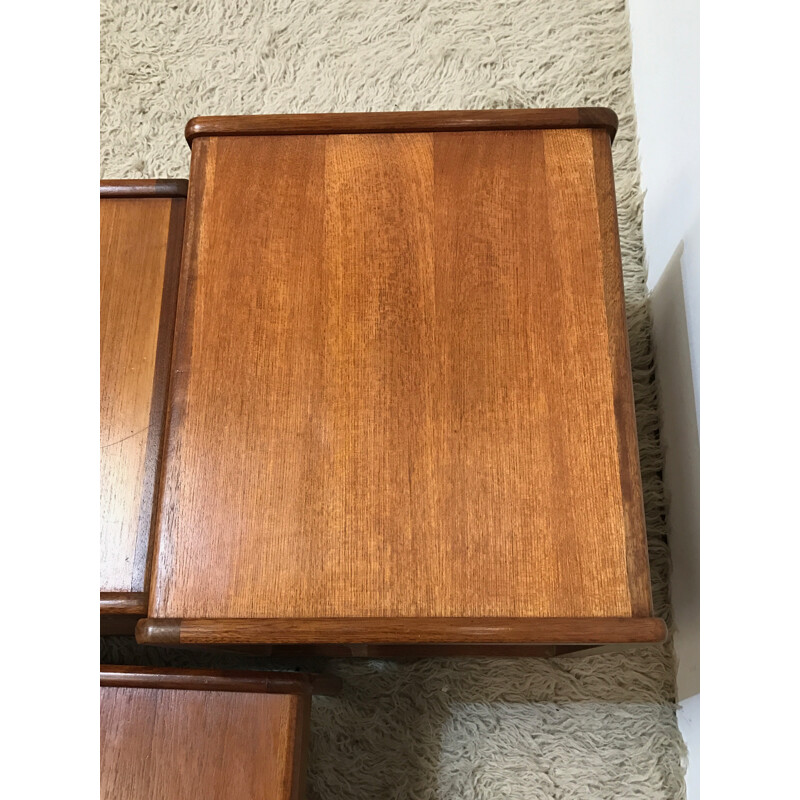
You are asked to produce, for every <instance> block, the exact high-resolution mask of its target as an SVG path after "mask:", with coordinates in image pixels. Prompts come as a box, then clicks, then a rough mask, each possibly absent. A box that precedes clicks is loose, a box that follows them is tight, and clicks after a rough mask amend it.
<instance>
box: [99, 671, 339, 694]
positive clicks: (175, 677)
mask: <svg viewBox="0 0 800 800" xmlns="http://www.w3.org/2000/svg"><path fill="white" fill-rule="evenodd" d="M100 685H101V686H119V687H128V688H139V689H183V690H185V691H214V692H256V693H260V694H308V695H310V694H320V695H333V694H338V692H339V691H340V689H341V688H342V681H341V679H340V678H337V677H336V676H335V675H318V674H314V673H310V672H260V671H256V670H214V669H183V668H180V669H179V668H172V667H126V666H110V665H105V664H102V665H101V666H100Z"/></svg>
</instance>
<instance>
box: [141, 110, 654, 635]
mask: <svg viewBox="0 0 800 800" xmlns="http://www.w3.org/2000/svg"><path fill="white" fill-rule="evenodd" d="M528 113H529V114H530V113H532V112H528ZM362 116H364V115H362ZM244 119H245V120H247V119H248V118H244ZM251 119H254V120H258V119H260V118H251ZM532 119H533V118H531V117H528V118H526V121H525V122H524V124H523V123H520V129H517V130H492V131H486V130H447V131H444V132H442V131H435V132H412V133H377V134H373V133H348V132H344V133H342V132H340V133H326V134H324V135H322V134H315V133H312V132H309V131H305V132H303V134H302V135H275V132H274V131H273V132H272V133H270V135H257V134H256V133H254V132H253V130H257V125H256V123H255V122H254V123H252V124H250V127H251V130H250V131H249V132H248V133H247V135H235V130H234V131H231V130H227V131H226V130H222V129H223V128H224V124H223V125H221V127H220V126H218V127H220V130H222V133H221V134H220V135H214V133H213V126H208V125H207V126H206V128H205V129H204V130H200V132H199V133H198V134H197V136H196V137H195V138H194V139H193V141H192V172H191V180H190V189H189V196H188V206H187V226H186V230H187V243H186V248H185V253H184V263H183V270H182V277H181V289H180V297H179V309H178V322H177V332H176V348H175V358H176V363H175V364H174V379H173V383H172V390H171V398H170V412H169V413H170V419H169V425H168V431H167V442H166V447H165V467H164V470H163V474H162V487H161V488H162V492H161V500H160V504H159V518H158V524H157V552H156V558H155V561H154V565H155V566H154V575H153V584H152V587H151V596H150V617H151V620H152V621H153V622H154V623H157V622H158V618H162V619H164V624H165V625H166V626H167V628H169V629H170V631H171V632H172V633H170V635H174V636H175V637H177V636H179V635H180V636H181V637H183V636H184V635H188V633H187V631H188V630H189V628H190V627H191V626H193V625H195V623H197V624H199V625H200V626H203V625H206V623H208V624H210V625H211V626H212V627H213V626H214V625H215V624H216V626H217V630H218V631H223V633H222V634H220V635H222V636H223V637H224V636H225V635H226V634H225V633H224V631H226V630H227V629H228V628H229V627H230V625H231V624H232V625H233V626H234V627H235V625H236V624H237V620H240V621H241V620H244V621H247V620H266V627H265V631H266V630H267V629H269V628H270V625H272V628H273V629H277V628H280V626H281V620H289V621H292V622H297V621H298V620H300V622H298V626H299V627H295V628H293V627H292V626H291V625H290V626H289V629H290V630H299V629H301V628H302V620H312V621H313V620H314V619H315V618H327V619H332V620H337V621H338V622H339V623H341V625H342V626H343V627H344V628H345V630H339V631H338V633H337V634H336V635H338V636H339V637H340V638H337V639H335V640H332V641H341V642H352V641H356V642H358V641H380V639H375V638H367V639H365V638H347V636H346V633H347V631H346V627H347V624H348V623H347V620H348V619H350V620H352V621H353V629H354V630H356V631H358V630H359V628H358V624H359V618H375V619H376V620H379V619H386V620H395V619H400V620H403V619H412V620H413V619H414V618H430V619H431V620H437V619H443V620H445V622H444V628H442V630H440V631H439V633H438V635H436V636H435V638H432V639H430V641H451V642H459V641H463V640H462V639H460V638H453V637H457V636H458V635H459V629H458V625H456V628H452V629H450V633H449V634H448V633H447V632H446V629H447V628H448V623H447V618H459V619H461V618H476V619H484V618H511V619H516V620H523V621H524V620H526V619H533V620H535V619H539V618H554V619H556V620H570V619H577V622H578V623H579V624H582V623H583V622H584V621H585V620H586V619H587V618H589V619H590V620H591V619H598V621H599V620H601V619H604V618H629V617H649V615H650V614H651V612H652V608H651V597H650V586H649V574H648V562H647V549H646V542H645V531H644V515H643V508H642V490H641V480H640V475H639V470H638V457H637V448H636V429H635V420H634V413H633V396H632V388H631V378H630V365H629V360H628V343H627V334H626V328H625V314H624V297H623V286H622V274H621V264H620V254H619V243H618V233H617V222H616V207H615V201H614V184H613V173H612V166H611V153H610V138H609V132H608V130H607V129H605V128H603V127H587V128H580V127H574V126H572V127H570V128H568V129H566V128H565V129H551V126H550V125H549V124H548V125H543V127H544V128H547V129H536V126H535V124H534V121H532ZM225 124H227V122H226V123H225ZM241 124H242V125H244V126H245V127H247V124H248V123H246V122H244V123H241ZM271 124H272V123H271ZM291 126H292V118H289V117H287V118H286V126H285V129H286V130H291V129H292V128H291ZM190 127H191V123H190ZM420 127H424V125H420ZM323 128H324V126H323ZM525 128H527V129H525ZM170 620H187V622H186V625H185V628H184V629H182V630H181V632H180V634H179V633H178V628H177V627H175V626H172V623H171V622H170ZM215 621H216V622H215ZM309 624H312V623H309ZM307 627H308V626H307ZM333 627H334V628H335V627H336V622H334V623H333ZM377 627H378V628H380V624H379V623H377ZM434 627H435V624H434ZM656 627H658V632H656V633H653V634H652V636H651V639H650V640H652V638H661V637H662V636H663V625H661V624H660V623H659V624H657V625H654V626H652V629H653V631H655V628H656ZM522 628H524V624H520V625H518V626H517V627H516V628H515V629H514V630H515V631H516V632H517V633H518V632H519V631H520V630H521V629H522ZM139 630H140V632H142V631H144V630H145V629H142V627H141V625H140V629H139ZM147 630H151V629H147ZM153 630H154V629H153ZM389 630H394V631H395V632H394V633H393V634H389V633H387V636H389V637H390V638H387V639H384V641H385V642H391V641H399V640H405V641H424V639H420V638H419V637H413V638H411V639H409V638H408V636H407V633H403V625H402V624H399V626H398V625H395V626H394V627H392V626H391V625H390V626H388V628H387V631H389ZM559 630H561V629H560V628H559ZM581 630H583V631H584V632H585V628H581ZM598 630H599V629H598ZM615 630H616V629H615ZM443 631H444V632H443ZM268 635H269V634H268V633H264V634H263V636H264V637H267V636H268ZM374 635H375V636H378V635H379V634H378V633H375V634H374ZM618 635H619V634H618ZM368 636H369V635H368ZM448 636H449V638H448ZM537 636H539V634H538V633H536V630H535V627H534V628H533V629H531V630H530V631H529V632H528V633H527V635H525V636H522V637H521V638H518V639H509V640H507V641H521V642H526V641H550V640H549V639H546V638H545V639H540V638H537ZM560 636H561V637H563V638H558V639H556V640H555V641H557V642H569V641H571V640H570V637H569V635H568V632H567V633H564V632H563V631H562V632H561V634H560ZM143 639H144V640H147V636H146V635H143ZM223 640H224V638H223ZM234 640H236V637H235V636H234V637H233V638H232V639H231V641H234ZM262 640H263V641H267V642H268V641H270V639H269V638H263V639H262ZM614 640H615V641H619V640H620V639H619V638H617V639H614ZM622 640H625V639H624V637H623V639H622ZM640 640H641V639H634V641H640ZM217 641H220V639H219V638H218V639H217ZM276 641H287V639H286V638H283V639H278V640H276ZM291 641H295V642H305V641H319V636H318V635H317V634H315V633H313V632H310V631H308V630H307V631H306V632H305V634H302V635H300V634H298V635H297V636H296V637H295V638H294V639H292V640H291ZM468 641H480V636H478V638H477V639H474V638H471V639H469V640H468ZM492 641H500V639H493V640H492ZM572 641H575V639H572ZM577 641H596V639H595V638H591V637H590V638H582V639H578V640H577Z"/></svg>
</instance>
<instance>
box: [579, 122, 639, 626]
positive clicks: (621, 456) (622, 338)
mask: <svg viewBox="0 0 800 800" xmlns="http://www.w3.org/2000/svg"><path fill="white" fill-rule="evenodd" d="M592 150H593V161H594V180H595V192H596V196H597V214H598V225H599V228H600V238H601V247H602V258H603V294H604V299H605V306H606V329H607V330H608V358H609V363H610V365H611V382H612V386H613V391H614V418H615V422H616V428H617V436H616V439H617V458H618V462H619V480H620V496H621V497H622V506H623V524H624V526H625V563H626V569H627V574H628V593H629V596H630V602H631V614H632V615H634V616H640V617H644V616H649V615H650V614H652V613H653V596H652V590H651V585H650V563H649V556H648V552H647V525H646V521H645V511H644V491H643V488H642V478H641V472H640V468H639V444H638V440H637V434H636V407H635V405H634V398H633V378H632V375H631V358H630V347H629V343H628V325H627V319H626V313H625V286H624V281H623V276H622V253H621V251H620V245H619V223H618V221H617V203H616V194H615V189H614V167H613V163H612V160H611V147H610V145H609V143H608V140H607V139H606V138H605V137H604V136H602V135H601V134H598V133H594V134H593V136H592Z"/></svg>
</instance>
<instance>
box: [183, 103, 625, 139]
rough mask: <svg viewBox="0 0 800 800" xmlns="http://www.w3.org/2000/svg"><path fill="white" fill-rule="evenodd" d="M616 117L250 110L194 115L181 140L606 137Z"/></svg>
mask: <svg viewBox="0 0 800 800" xmlns="http://www.w3.org/2000/svg"><path fill="white" fill-rule="evenodd" d="M617 124H618V120H617V115H616V114H615V113H614V112H613V111H612V110H611V109H610V108H533V109H532V108H509V109H493V110H476V111H383V112H369V113H355V114H256V115H252V116H238V117H195V118H194V119H191V120H189V122H188V123H187V125H186V141H187V142H189V144H190V145H191V143H192V142H193V141H194V139H196V138H198V137H200V136H273V135H283V136H285V135H302V134H337V133H435V132H446V131H504V130H518V129H525V130H527V129H530V128H537V129H538V130H555V129H568V128H599V129H601V130H604V131H606V132H607V133H608V134H609V136H610V137H611V139H612V140H613V139H614V135H615V134H616V132H617Z"/></svg>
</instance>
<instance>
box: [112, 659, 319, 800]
mask: <svg viewBox="0 0 800 800" xmlns="http://www.w3.org/2000/svg"><path fill="white" fill-rule="evenodd" d="M155 672H157V671H155V670H142V669H141V668H139V676H138V680H140V681H143V682H144V684H145V685H140V684H138V683H136V682H135V680H134V679H132V678H131V677H130V673H126V672H125V670H124V669H122V668H109V667H101V689H100V739H101V749H100V787H101V797H102V798H103V800H152V798H154V797H158V798H164V800H184V799H185V800H205V799H206V798H208V799H209V800H210V799H211V798H215V799H216V798H222V797H237V798H238V797H242V798H249V800H296V799H297V798H299V797H301V796H302V790H303V783H304V773H305V754H306V748H307V742H308V724H309V717H310V710H311V697H310V694H309V692H308V691H307V690H304V691H302V692H292V693H283V694H274V693H270V690H269V688H268V687H269V683H268V681H269V678H268V677H265V674H264V673H261V674H258V676H257V677H256V678H255V680H257V681H260V682H261V684H262V685H263V686H264V687H267V688H266V691H264V690H257V691H254V690H253V688H252V685H251V681H249V680H248V681H244V679H243V678H242V677H241V675H240V674H236V676H235V677H233V678H231V677H230V676H226V675H225V674H224V673H222V674H220V675H218V676H217V677H216V678H214V677H212V675H211V673H209V672H208V671H200V674H198V672H197V671H185V674H184V676H183V680H184V681H185V682H186V684H185V685H181V676H180V675H179V674H177V673H179V672H180V671H178V670H169V671H165V672H168V673H169V674H168V675H166V676H165V678H164V681H163V682H162V683H160V684H159V683H156V681H157V678H156V675H155V674H154V673H155ZM290 679H294V680H295V682H297V681H296V678H295V677H294V676H293V675H292V676H290ZM125 681H128V683H127V684H125V685H123V684H124V682H125ZM202 681H210V682H211V684H212V685H213V687H214V688H213V690H211V691H209V690H207V689H206V688H205V686H204V687H203V688H202V690H200V685H201V683H202ZM265 681H266V682H265ZM233 683H236V684H237V685H240V686H244V688H243V690H239V689H234V688H233ZM176 684H177V685H178V688H172V687H173V685H176ZM166 687H170V688H166ZM304 688H305V689H307V687H304Z"/></svg>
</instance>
